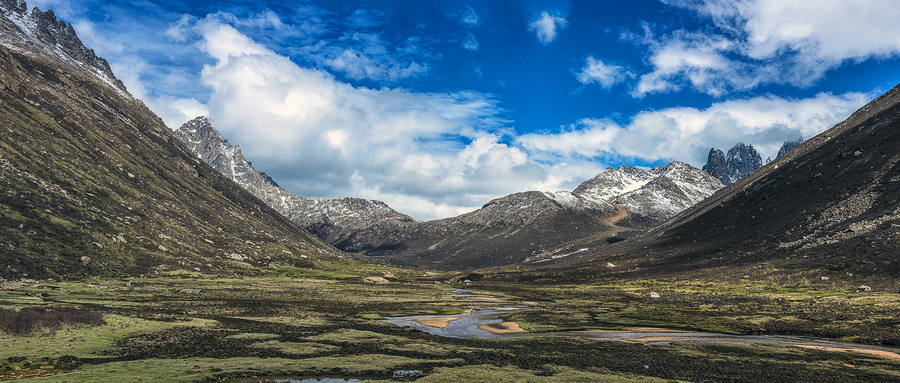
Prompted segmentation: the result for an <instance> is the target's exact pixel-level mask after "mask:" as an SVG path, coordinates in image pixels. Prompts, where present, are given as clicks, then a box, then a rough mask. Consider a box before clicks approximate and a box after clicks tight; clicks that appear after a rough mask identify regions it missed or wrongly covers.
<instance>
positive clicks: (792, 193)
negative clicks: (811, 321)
mask: <svg viewBox="0 0 900 383" xmlns="http://www.w3.org/2000/svg"><path fill="white" fill-rule="evenodd" d="M898 164H900V85H898V86H897V87H894V88H893V89H891V90H890V91H888V92H887V93H885V94H883V95H882V96H880V97H878V98H876V99H875V100H873V101H871V102H869V103H868V104H866V105H865V106H863V107H862V108H860V109H859V110H858V111H856V112H854V113H853V114H852V115H851V116H850V117H848V118H847V119H846V120H845V121H843V122H841V123H839V124H837V125H835V126H833V127H832V128H830V129H828V130H826V131H824V132H823V133H821V134H819V135H817V136H815V137H813V138H811V139H809V140H807V141H805V142H803V143H801V144H799V145H798V146H796V147H794V148H793V149H791V150H789V151H786V152H785V153H784V154H783V155H782V156H780V157H778V158H776V159H775V160H773V161H772V162H770V163H768V164H766V165H764V166H763V167H761V168H760V169H758V170H756V171H755V172H753V173H751V174H750V175H748V176H745V177H743V178H741V179H740V180H738V181H737V182H735V183H734V184H732V185H730V186H728V187H726V188H724V189H723V190H722V191H720V192H718V193H716V194H715V195H713V196H712V197H710V198H708V199H706V200H704V201H702V202H700V203H698V204H697V205H694V206H693V207H691V208H689V209H687V210H685V211H684V212H682V213H680V214H679V215H678V216H676V217H675V218H673V219H671V220H669V221H666V222H665V223H663V224H662V225H660V226H657V227H654V228H652V229H650V230H648V231H647V232H645V233H642V234H641V235H640V236H639V237H638V238H635V239H634V240H633V241H630V242H628V243H623V244H622V246H620V247H618V248H615V249H607V251H603V250H601V251H598V252H596V253H593V255H594V258H591V257H585V258H584V260H585V262H587V263H588V264H591V266H589V267H588V269H589V270H591V272H595V273H596V272H598V270H604V269H603V266H602V265H603V264H605V262H614V263H616V264H618V265H622V269H621V272H625V273H640V275H672V274H679V273H680V274H681V275H692V276H702V275H713V274H714V275H717V276H719V277H721V276H723V275H725V274H727V275H730V276H732V277H735V278H744V279H751V280H754V279H757V280H765V279H767V278H768V279H775V278H781V277H783V276H785V275H792V276H794V278H805V279H806V280H809V281H826V280H831V281H840V280H845V279H847V278H850V277H853V276H855V277H856V278H874V279H881V280H886V281H894V282H891V283H889V284H888V285H890V286H893V285H895V281H896V275H898V273H900V263H898V262H897V257H896V255H897V249H898V248H900V188H898V187H897V186H898V185H900V166H898ZM568 272H572V271H571V270H567V271H566V273H568ZM584 272H588V271H584ZM822 277H824V278H825V279H823V278H822ZM829 283H831V282H829ZM891 288H892V289H894V287H891Z"/></svg>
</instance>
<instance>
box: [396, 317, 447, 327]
mask: <svg viewBox="0 0 900 383" xmlns="http://www.w3.org/2000/svg"><path fill="white" fill-rule="evenodd" d="M457 319H459V318H456V317H444V318H417V319H407V320H408V321H413V322H416V323H418V324H420V325H422V326H428V327H434V328H445V327H447V326H449V325H450V322H453V321H455V320H457Z"/></svg>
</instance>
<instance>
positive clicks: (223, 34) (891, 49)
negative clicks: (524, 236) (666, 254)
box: [29, 0, 900, 220]
mask: <svg viewBox="0 0 900 383" xmlns="http://www.w3.org/2000/svg"><path fill="white" fill-rule="evenodd" d="M35 5H37V6H39V7H40V8H41V9H48V8H49V9H53V10H54V11H55V12H56V14H57V16H59V17H61V18H63V19H64V20H66V21H68V22H70V23H72V24H73V25H74V26H75V29H76V31H77V32H78V33H79V36H80V37H81V38H82V40H83V41H84V42H85V44H86V45H87V46H88V47H90V48H93V49H94V50H95V51H97V53H98V54H99V55H101V56H102V57H105V58H106V59H108V60H109V61H110V64H111V66H112V68H113V71H114V72H115V73H116V75H117V76H118V77H119V78H120V79H122V80H123V81H124V82H125V84H126V86H127V87H128V89H129V91H130V92H131V93H132V94H134V95H135V96H137V97H138V98H140V99H141V100H143V101H144V102H145V103H146V104H147V105H148V106H149V107H150V108H151V109H153V110H154V112H156V113H157V114H159V115H160V116H161V117H162V118H163V119H164V120H165V121H166V123H167V124H168V125H169V126H170V127H172V128H177V127H178V126H180V125H181V124H182V123H184V122H185V121H187V120H188V119H190V118H193V117H195V116H197V115H207V116H209V117H210V118H211V119H212V120H213V121H214V123H215V126H216V128H217V129H218V130H219V131H220V132H221V133H222V134H223V135H224V136H226V137H227V138H228V139H229V141H230V142H231V143H233V144H237V145H240V146H241V148H242V150H243V152H244V154H245V156H246V157H247V159H248V160H250V161H252V162H253V164H254V166H255V167H256V168H257V169H259V170H262V171H265V172H267V173H268V174H270V175H272V176H273V177H274V178H275V179H276V180H277V181H278V182H279V183H280V184H281V185H282V186H285V187H286V188H288V189H289V190H291V191H293V192H294V193H296V194H298V195H303V196H307V197H313V198H316V197H343V196H356V197H363V198H370V199H379V200H383V201H385V202H387V203H388V204H389V205H391V206H392V207H394V208H395V209H397V210H400V211H401V212H404V213H407V214H410V215H412V216H414V217H415V218H417V219H423V220H424V219H434V218H442V217H448V216H453V215H457V214H460V213H462V212H466V211H471V210H472V209H475V208H478V207H480V206H481V205H483V204H484V203H486V202H487V201H489V200H490V199H493V198H497V197H500V196H503V195H506V194H509V193H513V192H518V191H525V190H559V189H563V190H572V189H573V188H574V187H575V186H577V185H578V184H579V183H580V182H582V181H584V180H586V179H588V178H591V177H593V176H594V175H596V174H597V173H600V172H601V171H603V170H604V169H605V168H606V167H608V166H613V167H616V166H619V165H633V166H655V165H664V164H666V163H668V162H669V161H672V160H678V161H684V162H687V163H690V164H692V165H694V166H697V167H700V166H702V165H703V163H704V162H705V159H706V154H707V152H708V151H709V148H710V147H712V146H715V147H719V148H722V149H727V148H729V147H731V146H732V145H734V144H735V143H736V142H738V141H743V142H748V143H750V144H753V145H754V146H756V147H758V148H759V149H760V151H761V152H762V155H763V158H765V157H768V156H774V154H775V153H776V152H777V150H778V147H779V146H780V145H781V142H783V141H785V140H788V139H793V138H796V137H797V136H803V137H804V138H809V137H811V136H812V135H815V134H817V133H819V132H821V131H823V130H825V129H827V128H829V127H831V126H832V125H833V124H835V123H837V122H840V121H841V120H843V119H844V118H846V117H847V116H848V115H849V114H850V113H852V112H853V111H854V110H856V109H857V108H859V107H860V106H862V105H863V104H864V103H865V102H867V101H868V100H870V99H871V98H873V97H875V96H877V95H878V94H880V93H882V92H884V91H886V90H888V89H890V88H892V87H893V86H894V85H896V84H897V83H898V82H900V60H898V56H900V23H897V22H896V20H900V10H898V8H900V7H896V4H895V3H894V2H893V1H890V0H854V1H837V0H822V1H816V2H810V1H803V0H722V1H715V2H712V1H710V2H707V1H702V0H663V1H658V0H634V1H594V0H581V1H578V0H572V1H564V0H544V1H521V2H518V1H461V0H453V1H378V0H366V1H349V0H348V1H293V2H274V1H272V2H270V1H252V2H251V1H230V2H228V1H224V2H223V1H220V2H206V1H140V2H134V1H94V0H84V1H70V0H39V1H29V6H35Z"/></svg>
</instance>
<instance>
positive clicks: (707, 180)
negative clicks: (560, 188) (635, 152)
mask: <svg viewBox="0 0 900 383" xmlns="http://www.w3.org/2000/svg"><path fill="white" fill-rule="evenodd" d="M724 186H725V185H723V184H722V182H720V181H719V180H718V179H716V178H714V177H712V176H711V175H709V174H707V173H706V172H704V171H702V170H700V169H697V168H695V167H693V166H690V165H688V164H686V163H683V162H678V161H673V162H671V163H669V164H668V165H666V166H665V167H660V166H657V167H654V168H652V169H650V170H643V169H640V168H634V167H629V166H620V167H619V168H618V169H613V168H609V169H607V170H606V171H604V172H603V173H600V174H599V175H597V176H596V177H594V178H593V179H590V180H588V181H585V182H584V183H582V184H581V185H579V186H578V187H577V188H576V189H575V191H574V192H573V194H576V195H580V196H583V197H586V198H594V199H601V200H604V201H609V202H610V203H613V204H616V205H619V206H622V207H624V208H625V209H626V210H628V212H630V213H632V214H636V215H638V216H641V217H643V218H645V219H648V220H650V221H654V222H659V221H664V220H666V219H669V218H671V217H673V216H675V215H676V214H678V213H680V212H681V211H683V210H684V209H687V208H688V207H691V206H693V205H694V204H696V203H697V202H700V201H702V200H703V199H704V198H706V197H709V196H710V195H712V194H713V193H715V192H716V191H718V190H719V189H721V188H723V187H724Z"/></svg>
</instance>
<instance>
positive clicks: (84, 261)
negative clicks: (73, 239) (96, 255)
mask: <svg viewBox="0 0 900 383" xmlns="http://www.w3.org/2000/svg"><path fill="white" fill-rule="evenodd" d="M89 263H91V257H88V256H87V255H82V256H81V264H82V265H85V266H87V265H88V264H89Z"/></svg>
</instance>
